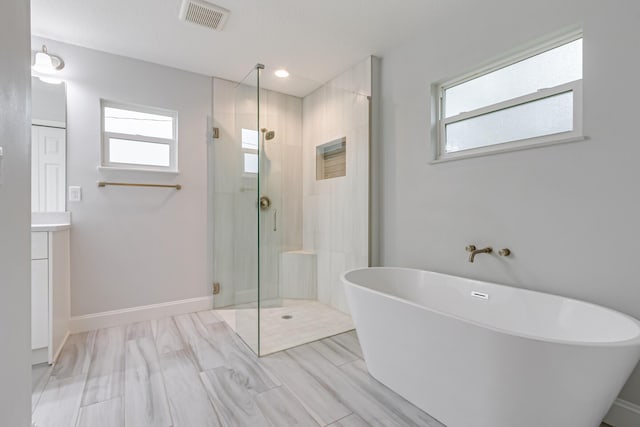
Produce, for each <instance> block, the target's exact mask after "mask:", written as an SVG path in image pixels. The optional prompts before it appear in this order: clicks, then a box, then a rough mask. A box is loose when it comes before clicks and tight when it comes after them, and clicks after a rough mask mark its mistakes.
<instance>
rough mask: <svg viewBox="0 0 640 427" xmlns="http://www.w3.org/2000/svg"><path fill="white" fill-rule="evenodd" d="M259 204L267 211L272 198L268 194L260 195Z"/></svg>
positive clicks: (261, 208)
mask: <svg viewBox="0 0 640 427" xmlns="http://www.w3.org/2000/svg"><path fill="white" fill-rule="evenodd" d="M258 206H260V210H263V211H266V210H267V209H269V208H270V207H271V199H270V198H268V197H267V196H262V197H260V201H259V202H258Z"/></svg>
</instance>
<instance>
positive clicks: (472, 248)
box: [467, 245, 493, 262]
mask: <svg viewBox="0 0 640 427" xmlns="http://www.w3.org/2000/svg"><path fill="white" fill-rule="evenodd" d="M467 251H468V252H469V262H473V260H474V259H475V258H476V255H478V254H490V253H491V252H493V248H492V247H491V246H487V247H486V248H482V249H476V247H475V246H473V245H471V246H468V247H467Z"/></svg>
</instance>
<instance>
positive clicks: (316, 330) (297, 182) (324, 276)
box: [209, 58, 372, 355]
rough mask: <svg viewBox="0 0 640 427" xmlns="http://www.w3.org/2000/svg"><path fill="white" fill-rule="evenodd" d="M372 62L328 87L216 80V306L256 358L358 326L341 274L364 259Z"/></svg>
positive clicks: (257, 71) (252, 76)
mask: <svg viewBox="0 0 640 427" xmlns="http://www.w3.org/2000/svg"><path fill="white" fill-rule="evenodd" d="M371 61H372V60H371V58H368V59H367V60H365V61H363V62H362V63H361V64H358V65H357V66H355V67H354V68H353V69H352V70H350V71H349V72H347V73H345V74H344V75H341V76H339V77H338V78H336V79H335V80H332V81H331V82H328V83H326V84H312V83H310V81H304V82H301V80H300V79H298V81H297V82H296V81H292V82H286V84H291V87H288V86H285V83H283V82H282V81H278V80H275V79H271V77H270V76H271V74H272V72H271V71H270V70H269V69H265V67H264V66H261V65H257V66H256V67H255V68H254V69H253V70H252V71H251V72H250V73H249V75H248V76H247V77H246V78H245V79H244V80H243V81H242V82H240V83H237V84H236V83H232V82H229V81H226V80H221V79H214V80H213V99H214V106H213V120H214V126H215V127H217V128H218V135H219V138H217V139H213V140H212V142H211V146H210V150H209V156H210V158H209V164H210V167H209V178H210V185H211V186H212V188H213V191H212V192H211V193H210V194H211V197H212V199H211V203H210V206H211V209H210V212H211V215H210V220H211V225H212V230H213V232H212V234H213V242H212V276H213V277H212V281H214V282H217V283H220V293H219V294H217V295H215V296H214V306H215V308H217V309H220V310H219V314H220V315H221V316H222V317H223V318H224V319H225V321H227V323H229V325H230V326H231V327H232V328H233V329H234V330H235V331H236V332H237V333H238V334H239V335H240V337H241V338H242V339H243V340H244V341H245V342H246V343H247V344H248V345H249V346H250V347H251V348H252V349H253V350H254V351H255V352H256V353H257V354H259V355H265V354H269V353H272V352H275V351H279V350H283V349H285V348H290V347H293V346H296V345H300V344H303V343H306V342H310V341H314V340H317V339H321V338H324V337H327V336H330V335H335V334H338V333H341V332H345V331H347V330H349V329H352V328H353V323H352V321H351V317H350V315H349V313H348V308H347V304H346V299H345V296H344V290H343V289H342V284H341V283H340V280H339V275H340V273H342V272H343V271H344V270H346V269H349V268H355V267H363V266H367V265H368V263H369V241H368V238H369V224H368V217H369V199H368V197H369V139H370V131H369V129H370V122H369V121H370V104H371V103H370V100H371V98H370V88H371ZM265 82H266V83H267V84H265ZM265 86H268V87H269V89H266V88H265ZM292 88H293V89H292ZM336 140H339V141H341V142H342V145H341V147H342V148H343V149H342V150H335V149H332V150H325V151H322V150H320V151H319V147H322V146H323V144H326V143H328V142H331V141H336ZM334 145H335V144H334ZM332 147H333V145H332ZM319 167H321V168H324V169H323V170H325V169H326V170H331V171H335V170H338V171H342V173H341V174H336V173H333V174H332V175H326V176H325V175H323V174H320V175H318V173H317V169H318V168H319Z"/></svg>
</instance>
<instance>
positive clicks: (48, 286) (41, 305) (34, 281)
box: [31, 225, 70, 364]
mask: <svg viewBox="0 0 640 427" xmlns="http://www.w3.org/2000/svg"><path fill="white" fill-rule="evenodd" d="M32 229H37V230H39V231H32V233H31V348H32V363H33V364H36V363H43V362H48V363H53V362H54V361H55V358H56V357H57V355H58V353H59V351H60V349H61V347H62V345H63V343H64V340H65V338H66V336H67V333H68V331H69V313H70V300H69V297H70V295H69V293H70V262H69V226H68V225H67V226H64V225H62V226H60V225H52V226H48V227H47V226H37V227H35V226H34V227H33V228H32Z"/></svg>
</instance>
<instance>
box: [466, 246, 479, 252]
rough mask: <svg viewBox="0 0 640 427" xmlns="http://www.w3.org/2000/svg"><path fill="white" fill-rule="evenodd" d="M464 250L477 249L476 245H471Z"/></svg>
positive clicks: (471, 250)
mask: <svg viewBox="0 0 640 427" xmlns="http://www.w3.org/2000/svg"><path fill="white" fill-rule="evenodd" d="M464 250H465V251H467V252H473V251H475V250H476V245H469V246H467V247H466V248H464Z"/></svg>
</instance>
